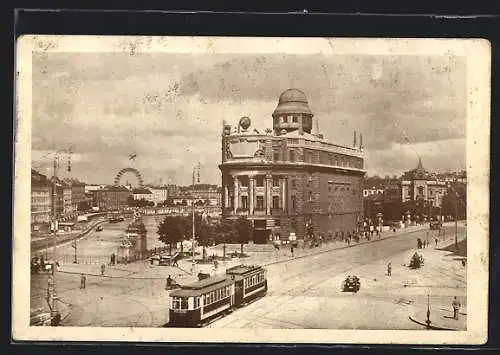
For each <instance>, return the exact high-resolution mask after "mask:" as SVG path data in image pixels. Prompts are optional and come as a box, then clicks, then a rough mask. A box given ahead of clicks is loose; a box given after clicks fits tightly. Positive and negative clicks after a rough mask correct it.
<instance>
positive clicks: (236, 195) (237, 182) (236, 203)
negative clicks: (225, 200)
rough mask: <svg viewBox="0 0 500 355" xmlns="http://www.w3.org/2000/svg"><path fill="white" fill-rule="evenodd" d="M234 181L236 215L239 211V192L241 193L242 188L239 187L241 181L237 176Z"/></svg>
mask: <svg viewBox="0 0 500 355" xmlns="http://www.w3.org/2000/svg"><path fill="white" fill-rule="evenodd" d="M233 179H234V196H233V198H234V201H233V202H234V203H233V209H234V213H236V210H237V209H238V200H239V195H240V194H239V192H240V186H239V181H238V177H237V176H233Z"/></svg>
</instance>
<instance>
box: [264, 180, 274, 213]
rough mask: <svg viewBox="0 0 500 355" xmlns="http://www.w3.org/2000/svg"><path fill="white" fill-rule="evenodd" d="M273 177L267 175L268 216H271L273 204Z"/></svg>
mask: <svg viewBox="0 0 500 355" xmlns="http://www.w3.org/2000/svg"><path fill="white" fill-rule="evenodd" d="M272 184H273V177H272V175H266V214H267V215H270V214H271V203H272V194H271V189H272V187H271V186H272Z"/></svg>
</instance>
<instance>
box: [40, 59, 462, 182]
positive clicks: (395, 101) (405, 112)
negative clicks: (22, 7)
mask: <svg viewBox="0 0 500 355" xmlns="http://www.w3.org/2000/svg"><path fill="white" fill-rule="evenodd" d="M464 68H465V61H464V60H462V59H461V58H459V57H450V56H415V57H413V56H353V55H349V56H325V55H315V56H311V55H308V56H306V55H301V56H299V55H284V54H283V55H282V54H280V55H229V54H223V55H222V54H217V55H215V54H213V55H203V56H202V55H194V54H172V53H171V54H145V53H140V54H138V53H136V54H134V55H129V54H128V53H94V54H93V53H85V54H83V53H72V54H69V53H50V54H47V53H43V54H36V55H34V57H33V130H32V133H33V136H32V159H33V168H34V169H37V170H38V171H39V172H40V173H42V174H46V175H49V176H50V175H52V166H51V163H52V162H51V160H50V157H49V158H47V157H46V155H47V153H49V152H50V151H52V150H53V149H67V148H69V147H72V150H73V152H74V153H73V155H72V173H71V175H70V174H68V173H67V172H66V171H65V169H62V168H61V169H59V172H60V173H61V176H62V177H69V176H74V177H77V178H79V179H80V180H83V181H85V182H87V183H89V184H103V183H107V184H112V182H113V178H114V176H115V175H116V174H117V173H118V171H119V170H121V169H122V168H125V167H133V168H136V169H138V170H139V171H140V172H141V174H142V175H143V177H144V179H145V180H146V181H148V182H151V181H159V179H160V178H161V179H162V181H163V183H164V184H177V185H189V184H191V183H192V176H191V174H192V171H191V170H192V167H193V166H194V165H195V164H196V163H197V162H198V161H200V163H201V174H200V178H201V182H203V183H211V184H219V183H220V173H219V169H218V167H217V166H218V164H219V163H220V144H219V138H220V134H221V129H222V121H223V120H226V122H227V123H228V124H232V125H233V126H235V125H236V124H237V121H238V119H239V118H240V117H242V116H249V117H250V118H251V119H252V128H256V129H258V130H260V131H261V132H262V131H264V129H266V128H270V127H271V125H272V118H271V113H272V112H273V110H274V108H275V107H276V104H277V101H278V96H279V94H280V92H282V91H283V90H285V89H287V88H289V87H296V88H299V89H301V90H302V91H304V93H305V94H306V96H307V98H308V100H309V104H310V107H311V110H312V111H313V113H314V114H315V116H314V118H313V123H314V128H313V130H314V131H316V129H317V123H319V130H320V132H321V133H323V134H324V135H325V138H326V139H328V140H330V141H332V142H334V143H338V144H342V145H346V146H351V145H352V140H353V131H354V130H356V131H357V132H358V133H362V134H363V140H364V142H363V143H364V147H365V168H366V170H367V175H370V176H373V175H379V176H385V175H390V176H392V175H398V176H399V175H401V174H402V173H403V172H404V171H407V170H410V169H413V168H414V167H415V166H416V165H417V162H418V157H419V156H420V157H422V160H423V163H424V166H425V167H426V168H427V169H428V170H431V171H447V170H450V171H458V170H464V169H465V142H466V138H465V136H466V135H465V125H466V119H465V117H466V107H465V105H466V100H465V99H464V98H465V95H466V92H465V77H464V75H462V74H463V70H464ZM311 78H313V80H311ZM422 122H425V123H422ZM47 127H50V128H51V129H47ZM194 140H196V144H192V143H193V141H194ZM358 143H359V141H358ZM132 153H134V154H137V157H136V158H135V159H134V160H131V159H129V158H130V157H129V155H130V154H132ZM44 156H45V158H42V157H44ZM186 167H187V168H186Z"/></svg>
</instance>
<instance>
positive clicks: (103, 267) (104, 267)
mask: <svg viewBox="0 0 500 355" xmlns="http://www.w3.org/2000/svg"><path fill="white" fill-rule="evenodd" d="M104 271H106V265H104V264H102V265H101V276H104Z"/></svg>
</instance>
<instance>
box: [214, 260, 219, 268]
mask: <svg viewBox="0 0 500 355" xmlns="http://www.w3.org/2000/svg"><path fill="white" fill-rule="evenodd" d="M218 267H219V263H218V262H217V259H214V270H215V271H217V268H218Z"/></svg>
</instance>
